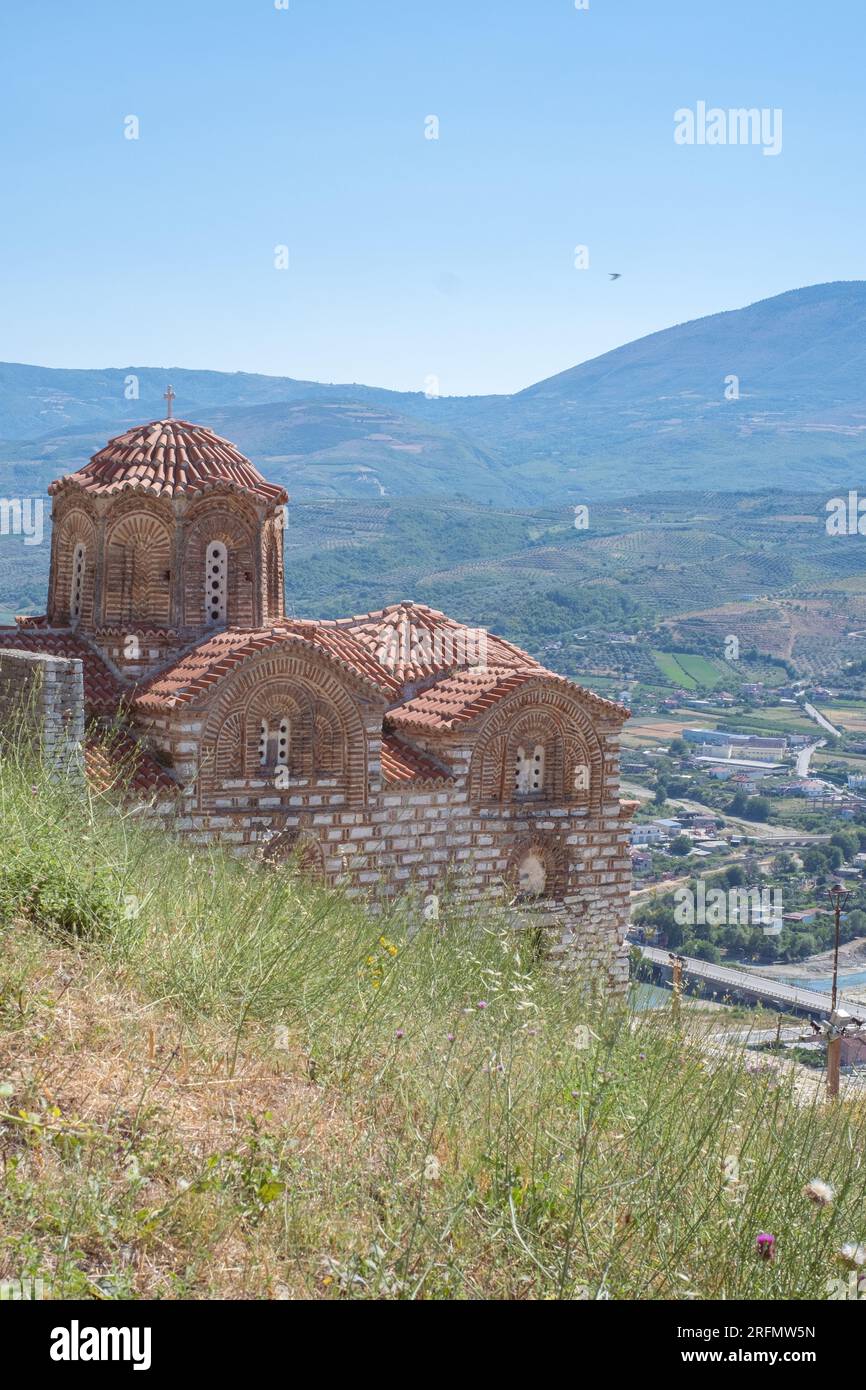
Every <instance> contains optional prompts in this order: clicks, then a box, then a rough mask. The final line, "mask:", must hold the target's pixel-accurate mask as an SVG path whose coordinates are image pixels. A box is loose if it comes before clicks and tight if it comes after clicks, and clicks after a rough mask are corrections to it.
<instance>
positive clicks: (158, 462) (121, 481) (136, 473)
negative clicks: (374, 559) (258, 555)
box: [48, 419, 287, 504]
mask: <svg viewBox="0 0 866 1390" xmlns="http://www.w3.org/2000/svg"><path fill="white" fill-rule="evenodd" d="M70 484H73V485H77V486H78V487H80V488H83V489H84V491H85V492H89V493H98V494H102V495H107V494H112V493H116V492H121V491H136V492H145V493H148V494H149V495H150V496H151V497H176V496H178V495H180V494H184V493H186V494H189V495H194V496H197V495H199V494H201V493H203V492H207V491H209V490H210V489H212V488H216V487H220V488H224V487H228V488H230V489H234V490H237V491H239V492H246V493H252V494H253V495H254V496H255V497H257V498H259V499H260V500H261V501H263V502H272V503H274V504H279V503H282V502H285V501H287V494H286V492H285V489H284V488H281V487H277V486H276V485H275V484H274V483H269V482H267V481H266V480H265V478H263V477H262V475H261V473H260V472H259V471H258V469H257V468H255V467H254V466H253V464H251V463H250V461H249V459H248V458H245V457H244V455H243V454H242V453H241V452H240V450H239V449H236V448H235V446H234V444H230V443H229V441H228V440H227V439H221V438H220V436H219V435H218V434H214V432H213V430H209V429H207V428H206V426H204V425H192V424H190V423H189V421H188V420H174V419H169V420H152V421H151V422H150V423H149V424H147V425H136V426H135V427H134V428H133V429H131V430H127V431H126V433H125V434H119V435H117V436H116V437H115V438H114V439H110V440H109V441H108V443H107V444H106V445H105V447H104V448H102V449H100V450H98V452H97V453H95V454H94V455H93V457H92V458H91V460H90V462H89V463H88V464H86V465H85V467H84V468H81V469H79V470H78V472H77V473H68V474H67V475H66V476H65V477H64V478H60V479H58V481H57V482H54V483H52V484H51V485H50V487H49V488H48V491H49V493H52V494H54V493H56V492H59V491H60V490H61V489H63V488H65V487H67V486H69V485H70Z"/></svg>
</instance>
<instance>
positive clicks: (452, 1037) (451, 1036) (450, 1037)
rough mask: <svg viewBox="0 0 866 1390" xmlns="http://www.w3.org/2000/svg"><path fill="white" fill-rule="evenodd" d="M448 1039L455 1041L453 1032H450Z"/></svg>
mask: <svg viewBox="0 0 866 1390" xmlns="http://www.w3.org/2000/svg"><path fill="white" fill-rule="evenodd" d="M448 1041H449V1042H453V1041H454V1034H453V1033H449V1034H448Z"/></svg>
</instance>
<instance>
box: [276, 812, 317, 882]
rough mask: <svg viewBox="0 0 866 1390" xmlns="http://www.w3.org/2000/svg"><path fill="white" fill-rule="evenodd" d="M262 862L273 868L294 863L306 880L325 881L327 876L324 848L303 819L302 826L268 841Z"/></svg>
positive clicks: (291, 827)
mask: <svg viewBox="0 0 866 1390" xmlns="http://www.w3.org/2000/svg"><path fill="white" fill-rule="evenodd" d="M307 819H309V818H307ZM262 861H263V862H264V863H265V864H270V865H271V866H272V867H273V868H280V867H282V866H283V865H284V864H286V863H292V862H294V864H295V866H296V867H297V871H298V873H300V874H302V875H303V877H304V878H314V879H318V880H319V881H323V880H324V879H325V876H326V875H325V856H324V854H323V852H322V846H321V844H320V843H319V841H318V840H317V839H316V837H315V835H314V834H313V832H312V830H311V829H310V828H309V827H308V825H306V824H305V823H304V818H303V817H302V819H301V824H299V825H291V826H287V827H286V829H285V830H280V831H279V832H278V833H277V834H276V835H273V836H272V837H271V839H270V840H268V842H267V844H266V845H265V848H264V850H263V851H262Z"/></svg>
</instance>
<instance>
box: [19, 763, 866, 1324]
mask: <svg viewBox="0 0 866 1390" xmlns="http://www.w3.org/2000/svg"><path fill="white" fill-rule="evenodd" d="M0 813H2V817H3V825H4V847H5V859H6V862H7V863H8V864H11V865H17V866H18V868H17V869H16V871H15V873H13V874H12V875H11V879H10V881H11V883H12V885H13V888H12V890H11V891H10V890H8V889H7V887H4V886H3V885H2V884H0V892H2V896H0V933H2V939H0V1110H2V1111H3V1120H2V1129H0V1148H2V1154H3V1165H4V1185H3V1187H2V1189H0V1277H22V1276H37V1275H39V1276H41V1277H44V1278H45V1279H46V1280H47V1281H48V1282H49V1285H50V1289H51V1292H52V1294H53V1296H55V1297H100V1298H105V1297H122V1298H136V1297H162V1298H206V1297H231V1298H236V1297H246V1298H268V1297H288V1298H320V1299H329V1298H340V1299H353V1298H354V1299H375V1298H387V1299H414V1298H418V1299H436V1300H441V1299H523V1300H526V1299H568V1300H571V1299H575V1298H577V1299H582V1298H590V1299H595V1298H598V1297H601V1296H604V1297H606V1296H610V1297H612V1298H615V1299H693V1298H698V1299H712V1298H726V1299H735V1298H749V1299H766V1300H771V1301H774V1300H779V1299H809V1298H814V1297H819V1298H820V1297H825V1296H826V1293H825V1290H826V1284H827V1280H828V1279H830V1278H833V1277H835V1275H836V1274H837V1272H838V1267H837V1265H836V1263H835V1252H836V1250H837V1249H838V1247H839V1246H840V1245H841V1244H842V1243H843V1242H845V1241H860V1240H864V1238H866V1201H864V1199H866V1167H864V1165H863V1163H862V1141H861V1136H862V1126H863V1120H864V1115H863V1108H862V1106H860V1105H858V1104H849V1103H842V1104H839V1105H837V1106H835V1107H833V1108H826V1107H825V1106H824V1105H823V1104H822V1103H821V1101H820V1099H816V1098H815V1097H814V1096H812V1097H804V1096H803V1095H802V1094H799V1093H798V1091H797V1087H796V1085H795V1081H794V1078H793V1076H792V1075H791V1074H789V1073H787V1072H785V1071H784V1070H782V1071H778V1072H773V1073H770V1074H758V1075H752V1074H750V1073H749V1071H748V1070H747V1069H746V1066H745V1060H746V1056H745V1054H744V1052H743V1050H742V1047H741V1046H740V1045H739V1044H737V1045H732V1046H731V1048H730V1049H729V1050H727V1051H723V1052H719V1050H718V1048H715V1050H713V1049H712V1048H711V1046H710V1044H709V1043H708V1040H707V1030H708V1029H709V1030H712V1031H713V1032H716V1031H718V1029H719V1026H720V1021H721V1020H722V1019H723V1018H724V1015H722V1014H720V1013H718V1012H716V1013H713V1014H712V1015H704V1014H702V1013H701V1012H700V1011H698V1012H696V1013H694V1014H693V1013H692V1012H691V1010H685V1011H684V1016H683V1023H682V1026H679V1025H678V1024H677V1023H676V1021H675V1020H674V1019H673V1018H672V1017H671V1014H670V1011H669V1009H667V1008H663V1009H659V1010H654V1011H649V1012H646V1013H636V1012H634V1011H633V1010H632V1009H631V1008H630V1007H629V1006H627V1005H626V1004H625V1003H624V1002H623V1001H615V1000H614V1001H611V1000H604V999H603V998H601V997H599V996H598V995H597V994H596V995H595V996H593V995H592V994H591V993H589V992H587V990H586V989H585V987H583V986H582V985H581V982H580V981H578V980H576V979H574V978H572V977H565V976H563V975H562V974H559V973H557V972H555V971H554V970H553V969H551V967H550V966H549V965H548V964H546V963H545V962H544V961H540V960H539V959H538V958H537V952H536V950H535V949H534V937H533V935H532V934H531V933H523V934H517V933H515V932H514V930H513V929H511V928H508V927H507V926H506V925H505V923H504V921H503V919H502V918H501V917H500V916H498V915H497V914H496V913H495V912H493V911H492V910H491V911H489V912H482V911H480V910H479V911H475V912H467V910H466V909H465V907H461V908H457V907H455V906H454V905H453V903H451V902H450V900H449V897H448V895H447V894H444V895H443V902H442V911H441V914H440V920H439V921H438V922H435V923H431V922H426V921H425V920H424V918H423V915H422V914H421V912H420V905H419V903H418V901H417V899H412V898H407V899H405V900H403V901H402V902H400V903H398V904H397V905H396V906H394V907H392V908H391V909H389V910H388V911H387V912H383V913H382V914H380V915H379V916H372V915H370V914H369V913H368V912H366V911H364V910H363V909H361V908H360V907H358V906H357V905H355V904H353V903H350V902H348V901H346V900H345V899H344V898H342V897H341V896H340V894H339V893H335V892H327V891H324V890H323V889H320V888H316V887H314V886H313V885H310V884H307V883H304V882H303V881H301V880H299V879H298V878H297V877H295V876H294V875H293V874H291V873H289V872H287V871H286V870H281V871H273V870H267V869H264V868H262V867H258V866H254V865H248V864H243V863H238V862H237V861H234V860H232V859H229V858H227V857H226V856H224V855H223V854H222V853H221V852H219V851H216V850H213V851H210V852H202V853H196V854H191V853H189V852H188V850H187V849H186V848H184V847H182V846H180V845H176V844H174V843H173V842H171V841H169V840H168V839H166V838H165V837H164V836H163V834H162V833H161V832H160V831H158V830H148V829H145V828H144V827H143V826H142V825H140V824H139V823H138V822H137V820H136V819H135V818H134V817H131V816H130V815H129V814H120V813H119V812H118V811H117V809H116V808H113V807H112V806H111V804H109V803H108V802H106V801H104V800H102V799H99V798H87V797H85V796H84V795H83V793H82V790H81V788H75V787H73V786H68V785H63V784H52V783H50V782H49V781H47V780H46V778H45V777H44V776H43V775H42V773H41V772H40V771H38V770H37V769H35V768H34V767H33V766H32V765H30V766H28V765H25V766H23V767H18V766H16V763H15V759H14V758H7V759H4V760H3V762H2V763H0ZM49 890H50V891H49ZM46 902H47V903H48V904H49V906H50V908H51V910H50V911H47V912H46V910H45V906H44V904H45V903H46ZM734 1170H736V1173H737V1175H738V1176H737V1177H736V1178H732V1177H731V1173H732V1172H733V1171H734ZM726 1174H727V1176H726ZM813 1177H821V1178H823V1179H825V1180H827V1181H830V1182H832V1183H834V1185H835V1186H836V1189H837V1194H838V1195H837V1200H836V1202H835V1204H834V1205H833V1206H832V1207H830V1208H828V1209H826V1210H823V1211H816V1210H815V1209H814V1207H813V1206H812V1205H810V1203H809V1202H808V1201H807V1200H806V1198H805V1197H804V1196H803V1195H802V1188H803V1185H804V1183H806V1182H807V1181H809V1180H810V1179H811V1178H813ZM759 1231H769V1232H771V1233H773V1234H775V1235H776V1237H777V1240H778V1248H779V1256H778V1258H777V1259H776V1260H775V1261H773V1262H772V1263H765V1262H764V1261H762V1260H760V1259H759V1258H758V1257H757V1255H756V1254H755V1238H756V1235H757V1233H758V1232H759Z"/></svg>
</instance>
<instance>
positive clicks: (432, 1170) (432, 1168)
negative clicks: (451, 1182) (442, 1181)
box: [424, 1154, 442, 1182]
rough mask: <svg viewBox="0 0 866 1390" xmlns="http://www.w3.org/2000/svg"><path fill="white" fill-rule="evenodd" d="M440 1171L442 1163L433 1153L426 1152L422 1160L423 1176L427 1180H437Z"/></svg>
mask: <svg viewBox="0 0 866 1390" xmlns="http://www.w3.org/2000/svg"><path fill="white" fill-rule="evenodd" d="M441 1172H442V1165H441V1163H440V1162H439V1160H438V1158H437V1157H436V1155H435V1154H428V1155H427V1157H426V1158H425V1160H424V1177H425V1178H426V1179H427V1181H428V1182H437V1181H438V1179H439V1175H440V1174H441Z"/></svg>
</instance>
